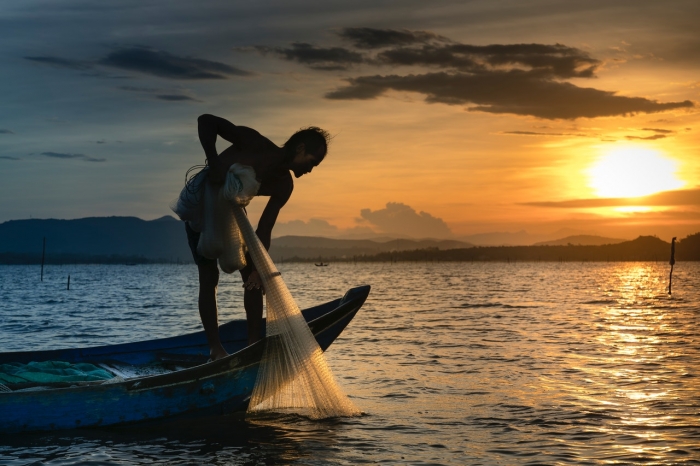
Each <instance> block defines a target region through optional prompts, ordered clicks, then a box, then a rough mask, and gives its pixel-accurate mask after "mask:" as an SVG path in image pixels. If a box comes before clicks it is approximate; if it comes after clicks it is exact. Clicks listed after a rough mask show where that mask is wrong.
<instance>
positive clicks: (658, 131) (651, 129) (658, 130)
mask: <svg viewBox="0 0 700 466" xmlns="http://www.w3.org/2000/svg"><path fill="white" fill-rule="evenodd" d="M642 131H653V132H655V133H659V134H671V133H673V131H671V130H670V129H658V128H642Z"/></svg>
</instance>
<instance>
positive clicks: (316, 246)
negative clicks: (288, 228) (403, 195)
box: [270, 236, 473, 262]
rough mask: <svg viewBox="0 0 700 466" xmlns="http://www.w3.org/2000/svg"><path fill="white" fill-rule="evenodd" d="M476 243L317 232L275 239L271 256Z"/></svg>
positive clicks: (336, 255) (341, 255)
mask: <svg viewBox="0 0 700 466" xmlns="http://www.w3.org/2000/svg"><path fill="white" fill-rule="evenodd" d="M472 246H473V245H472V244H470V243H465V242H463V241H452V240H432V239H423V240H410V239H392V240H389V241H375V240H369V239H364V240H353V239H331V238H322V237H314V236H281V237H279V238H275V239H273V240H272V245H271V246H270V257H272V260H273V261H275V262H278V261H283V260H286V259H292V258H297V259H314V260H318V259H323V260H328V259H331V258H332V259H334V260H335V259H352V257H354V256H360V255H373V254H379V253H383V252H392V251H411V250H415V249H428V248H434V249H439V250H447V249H458V248H468V247H472Z"/></svg>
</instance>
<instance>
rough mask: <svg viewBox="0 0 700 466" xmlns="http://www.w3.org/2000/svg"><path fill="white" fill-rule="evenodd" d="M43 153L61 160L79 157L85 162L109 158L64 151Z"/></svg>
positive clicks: (101, 160) (103, 160)
mask: <svg viewBox="0 0 700 466" xmlns="http://www.w3.org/2000/svg"><path fill="white" fill-rule="evenodd" d="M41 155H43V156H46V157H51V158H54V159H61V160H69V159H78V160H83V161H85V162H105V161H106V160H107V159H100V158H97V157H92V156H90V155H85V154H67V153H63V152H42V153H41Z"/></svg>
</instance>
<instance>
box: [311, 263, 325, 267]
mask: <svg viewBox="0 0 700 466" xmlns="http://www.w3.org/2000/svg"><path fill="white" fill-rule="evenodd" d="M314 265H315V266H316V267H328V262H326V263H323V262H319V263H314Z"/></svg>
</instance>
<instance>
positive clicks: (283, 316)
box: [232, 204, 360, 419]
mask: <svg viewBox="0 0 700 466" xmlns="http://www.w3.org/2000/svg"><path fill="white" fill-rule="evenodd" d="M232 210H233V216H234V217H235V219H236V222H237V223H238V226H239V228H240V232H241V234H242V235H243V238H244V239H245V242H246V245H247V247H248V252H249V253H250V256H251V258H252V259H253V263H254V264H255V268H256V269H257V271H258V273H259V274H260V278H261V279H262V282H263V288H264V289H265V299H266V308H267V337H268V338H267V344H266V346H265V351H264V353H263V356H262V359H261V361H260V368H259V370H258V377H257V380H256V381H255V387H254V388H253V394H252V395H251V398H250V405H249V408H248V412H259V411H290V412H296V413H299V414H302V415H305V416H308V417H310V418H312V419H323V418H329V417H340V416H356V415H359V414H360V411H359V410H358V409H357V408H356V407H355V405H354V404H353V403H352V402H351V401H350V400H349V399H348V397H347V396H346V395H345V393H344V392H343V390H342V389H341V388H340V386H339V385H338V383H337V382H336V380H335V377H333V373H332V372H331V370H330V367H328V363H327V362H326V358H325V356H324V354H323V351H321V348H320V347H319V346H318V343H317V342H316V338H314V335H313V334H312V333H311V330H310V329H309V326H308V324H307V323H306V320H305V319H304V316H303V315H302V314H301V310H300V309H299V306H297V304H296V302H295V301H294V298H293V297H292V295H291V293H290V292H289V290H288V289H287V286H286V285H285V283H284V280H282V277H281V275H280V273H279V272H278V271H277V268H276V267H275V264H274V263H273V262H272V259H270V256H269V255H268V254H267V251H266V250H265V248H264V247H263V245H262V243H261V242H260V240H259V239H258V237H257V235H256V234H255V231H253V227H252V226H251V224H250V222H249V221H248V217H247V216H246V215H245V212H243V209H242V208H241V207H239V206H237V205H235V204H234V205H233V209H232Z"/></svg>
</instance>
